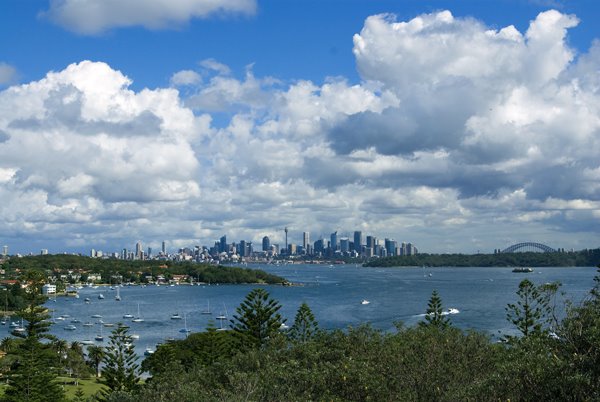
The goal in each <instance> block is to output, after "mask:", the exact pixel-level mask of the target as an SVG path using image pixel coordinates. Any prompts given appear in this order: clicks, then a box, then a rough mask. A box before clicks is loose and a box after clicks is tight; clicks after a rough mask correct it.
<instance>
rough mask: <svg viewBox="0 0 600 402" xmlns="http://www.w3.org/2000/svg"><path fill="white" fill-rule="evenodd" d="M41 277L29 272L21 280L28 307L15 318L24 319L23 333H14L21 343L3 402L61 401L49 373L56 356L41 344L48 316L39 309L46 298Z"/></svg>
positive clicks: (54, 382) (46, 346)
mask: <svg viewBox="0 0 600 402" xmlns="http://www.w3.org/2000/svg"><path fill="white" fill-rule="evenodd" d="M44 279H45V278H44V275H43V273H42V272H39V271H29V272H27V273H26V274H25V276H24V280H25V282H26V283H27V285H28V286H27V291H26V300H27V306H26V307H25V308H24V309H22V310H20V311H19V312H18V315H19V316H20V317H22V318H24V319H25V320H27V325H26V326H25V332H24V333H15V334H14V335H17V336H18V337H20V338H23V340H22V341H21V342H20V343H19V344H18V347H17V348H15V350H14V352H12V353H14V355H15V357H16V364H15V367H14V370H12V371H11V376H10V380H9V385H8V387H7V388H6V391H5V394H4V400H6V401H40V400H43V401H60V400H62V399H64V391H63V390H62V388H61V387H60V386H59V385H58V384H57V383H56V373H55V372H54V371H53V370H51V367H53V366H54V364H55V362H56V354H55V353H54V351H53V350H52V348H51V345H49V344H44V343H42V342H41V341H40V340H41V339H43V338H46V339H53V338H54V337H52V336H50V335H48V333H47V332H48V331H49V327H50V323H49V322H48V318H49V317H50V316H49V314H48V312H47V311H46V309H45V308H44V307H43V306H42V304H43V303H44V302H45V300H46V298H45V297H44V296H43V295H42V294H41V287H42V285H43V282H44Z"/></svg>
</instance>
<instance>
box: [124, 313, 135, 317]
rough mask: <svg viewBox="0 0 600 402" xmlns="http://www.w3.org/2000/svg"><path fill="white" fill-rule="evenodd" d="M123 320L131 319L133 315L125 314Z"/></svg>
mask: <svg viewBox="0 0 600 402" xmlns="http://www.w3.org/2000/svg"><path fill="white" fill-rule="evenodd" d="M123 318H133V314H129V313H125V314H123Z"/></svg>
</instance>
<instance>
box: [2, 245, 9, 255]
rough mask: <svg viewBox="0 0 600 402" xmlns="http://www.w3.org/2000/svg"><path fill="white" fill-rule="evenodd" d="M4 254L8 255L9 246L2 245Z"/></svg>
mask: <svg viewBox="0 0 600 402" xmlns="http://www.w3.org/2000/svg"><path fill="white" fill-rule="evenodd" d="M2 255H3V256H5V257H6V256H7V255H8V246H3V247H2Z"/></svg>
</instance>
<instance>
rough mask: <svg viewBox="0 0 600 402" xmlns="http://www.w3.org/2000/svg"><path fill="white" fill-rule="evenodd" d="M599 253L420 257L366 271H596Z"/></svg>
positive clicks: (377, 261)
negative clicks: (422, 268)
mask: <svg viewBox="0 0 600 402" xmlns="http://www.w3.org/2000/svg"><path fill="white" fill-rule="evenodd" d="M598 264H600V249H593V250H581V251H574V252H555V253H535V252H523V253H496V254H426V253H425V254H417V255H410V256H394V257H383V258H374V259H371V260H369V261H368V262H366V263H365V264H364V265H365V266H367V267H421V266H425V267H595V266H597V265H598Z"/></svg>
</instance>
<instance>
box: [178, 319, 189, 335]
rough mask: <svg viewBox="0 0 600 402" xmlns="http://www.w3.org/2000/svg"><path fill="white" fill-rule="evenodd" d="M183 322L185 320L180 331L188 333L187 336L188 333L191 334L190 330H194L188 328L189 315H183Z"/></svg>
mask: <svg viewBox="0 0 600 402" xmlns="http://www.w3.org/2000/svg"><path fill="white" fill-rule="evenodd" d="M183 322H184V324H183V328H181V329H180V330H179V332H181V333H182V334H186V336H187V334H189V333H190V332H192V331H191V330H189V329H188V327H187V315H185V314H184V316H183Z"/></svg>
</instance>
